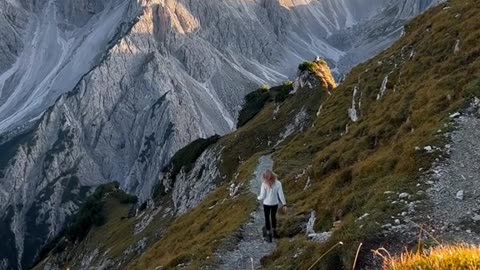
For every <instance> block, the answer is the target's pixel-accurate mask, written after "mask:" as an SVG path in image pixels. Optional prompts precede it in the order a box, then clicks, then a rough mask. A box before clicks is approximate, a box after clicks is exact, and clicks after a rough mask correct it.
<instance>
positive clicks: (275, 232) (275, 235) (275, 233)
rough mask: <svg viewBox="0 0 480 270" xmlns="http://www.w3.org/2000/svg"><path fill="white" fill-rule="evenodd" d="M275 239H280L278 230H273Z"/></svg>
mask: <svg viewBox="0 0 480 270" xmlns="http://www.w3.org/2000/svg"><path fill="white" fill-rule="evenodd" d="M273 238H275V239H278V238H280V236H279V235H278V232H277V229H273Z"/></svg>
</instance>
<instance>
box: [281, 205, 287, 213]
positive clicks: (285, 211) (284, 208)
mask: <svg viewBox="0 0 480 270" xmlns="http://www.w3.org/2000/svg"><path fill="white" fill-rule="evenodd" d="M282 213H283V214H284V215H286V214H287V213H288V208H287V206H284V207H282Z"/></svg>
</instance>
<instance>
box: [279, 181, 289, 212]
mask: <svg viewBox="0 0 480 270" xmlns="http://www.w3.org/2000/svg"><path fill="white" fill-rule="evenodd" d="M278 183H280V182H278ZM278 197H279V198H280V202H281V203H282V205H284V206H286V205H287V200H285V195H284V194H283V188H282V183H280V185H279V186H278Z"/></svg>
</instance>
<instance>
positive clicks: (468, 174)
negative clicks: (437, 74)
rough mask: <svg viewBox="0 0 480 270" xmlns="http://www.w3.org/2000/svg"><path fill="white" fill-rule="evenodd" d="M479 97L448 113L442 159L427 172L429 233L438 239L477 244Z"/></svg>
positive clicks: (479, 221)
mask: <svg viewBox="0 0 480 270" xmlns="http://www.w3.org/2000/svg"><path fill="white" fill-rule="evenodd" d="M479 105H480V100H478V99H475V101H474V102H473V104H472V106H471V107H470V108H469V109H468V110H467V111H466V112H464V113H461V114H460V113H457V114H453V115H451V117H452V128H453V129H454V130H453V131H452V132H450V133H447V134H446V137H447V139H448V141H449V143H448V144H446V145H445V148H444V151H445V156H446V157H445V159H442V160H440V161H439V162H437V164H436V165H435V167H433V168H432V169H431V171H430V173H431V174H430V176H429V177H428V179H427V182H426V183H427V184H428V185H429V186H430V187H429V188H428V189H427V190H426V192H427V195H428V197H429V198H430V199H431V204H432V205H431V206H432V213H431V215H429V218H430V219H431V221H430V222H431V226H432V234H434V235H435V236H437V237H438V238H439V239H440V241H445V242H449V243H451V242H462V243H469V244H476V245H478V244H479V243H480V193H479V192H480V191H479V190H478V187H479V186H480V175H479V172H480V165H479V164H480V143H479V141H478V138H479V136H480V111H479V107H478V106H479Z"/></svg>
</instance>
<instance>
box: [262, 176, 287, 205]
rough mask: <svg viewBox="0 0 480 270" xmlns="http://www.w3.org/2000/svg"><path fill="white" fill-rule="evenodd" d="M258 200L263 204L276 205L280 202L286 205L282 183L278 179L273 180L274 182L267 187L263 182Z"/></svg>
mask: <svg viewBox="0 0 480 270" xmlns="http://www.w3.org/2000/svg"><path fill="white" fill-rule="evenodd" d="M258 200H259V201H263V204H264V205H278V204H279V203H280V202H281V203H282V205H287V201H286V200H285V195H284V194H283V188H282V183H281V182H280V181H278V180H275V184H273V186H272V187H269V186H268V185H267V184H265V182H263V183H262V187H261V188H260V195H259V196H258Z"/></svg>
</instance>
